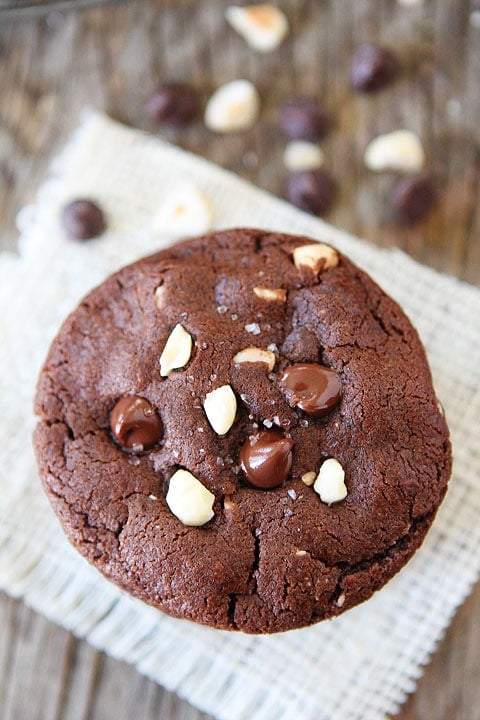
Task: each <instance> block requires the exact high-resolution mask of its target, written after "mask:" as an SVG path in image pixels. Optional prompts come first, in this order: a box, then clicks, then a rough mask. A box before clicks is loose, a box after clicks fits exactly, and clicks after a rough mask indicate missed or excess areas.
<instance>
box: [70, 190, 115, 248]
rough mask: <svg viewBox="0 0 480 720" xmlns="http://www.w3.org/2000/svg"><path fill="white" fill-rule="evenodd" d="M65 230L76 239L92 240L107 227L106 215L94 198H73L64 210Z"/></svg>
mask: <svg viewBox="0 0 480 720" xmlns="http://www.w3.org/2000/svg"><path fill="white" fill-rule="evenodd" d="M61 218H62V224H63V227H64V229H65V232H66V233H67V234H68V235H69V236H70V237H72V238H74V239H75V240H90V239H91V238H94V237H98V235H101V234H102V233H103V232H104V230H105V228H106V226H107V225H106V222H105V216H104V214H103V212H102V210H101V208H99V206H98V205H97V204H96V203H94V202H93V201H92V200H87V199H83V198H82V199H80V200H73V201H72V202H70V203H68V205H65V207H64V208H63V210H62V215H61Z"/></svg>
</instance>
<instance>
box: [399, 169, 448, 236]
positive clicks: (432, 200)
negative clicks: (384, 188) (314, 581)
mask: <svg viewBox="0 0 480 720" xmlns="http://www.w3.org/2000/svg"><path fill="white" fill-rule="evenodd" d="M436 202H437V190H436V187H435V185H434V183H433V181H432V179H431V178H430V177H428V175H414V176H409V177H404V178H402V179H401V180H399V181H398V182H397V183H396V185H395V186H394V188H393V190H392V193H391V196H390V204H391V206H392V212H393V216H394V218H395V220H396V221H397V222H398V223H400V224H402V225H414V224H415V223H417V222H420V221H421V220H424V219H425V218H426V217H427V216H428V215H429V214H430V212H431V211H432V210H433V208H434V206H435V204H436Z"/></svg>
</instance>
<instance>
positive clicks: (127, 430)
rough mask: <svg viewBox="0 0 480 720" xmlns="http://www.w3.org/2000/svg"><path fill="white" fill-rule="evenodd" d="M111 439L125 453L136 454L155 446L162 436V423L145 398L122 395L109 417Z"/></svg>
mask: <svg viewBox="0 0 480 720" xmlns="http://www.w3.org/2000/svg"><path fill="white" fill-rule="evenodd" d="M110 428H111V430H112V434H113V437H114V438H115V440H116V441H117V442H118V444H119V445H120V446H121V447H122V448H123V450H126V451H127V452H130V453H133V454H138V453H141V452H143V451H144V450H147V449H148V448H150V447H152V446H153V445H155V444H156V443H157V442H158V441H159V440H160V439H161V438H162V435H163V423H162V421H161V420H160V418H159V417H158V415H157V413H156V411H155V408H154V407H152V405H150V403H149V402H148V400H145V398H142V397H138V396H136V395H124V396H123V397H121V398H120V400H118V402H117V403H116V405H115V407H114V408H113V410H112V413H111V415H110Z"/></svg>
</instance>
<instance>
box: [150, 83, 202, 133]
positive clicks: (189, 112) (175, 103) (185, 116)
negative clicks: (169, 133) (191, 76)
mask: <svg viewBox="0 0 480 720" xmlns="http://www.w3.org/2000/svg"><path fill="white" fill-rule="evenodd" d="M145 110H146V112H147V115H148V117H149V118H150V120H151V121H152V122H153V123H154V124H155V125H169V126H171V127H183V126H184V125H188V124H189V123H190V122H192V120H194V119H195V118H196V117H197V115H198V111H199V100H198V93H197V91H196V90H195V89H194V88H193V87H191V86H190V85H187V84H186V83H165V84H163V85H160V87H158V88H157V90H156V91H155V92H154V93H153V95H152V96H151V97H150V99H149V100H148V102H147V104H146V106H145Z"/></svg>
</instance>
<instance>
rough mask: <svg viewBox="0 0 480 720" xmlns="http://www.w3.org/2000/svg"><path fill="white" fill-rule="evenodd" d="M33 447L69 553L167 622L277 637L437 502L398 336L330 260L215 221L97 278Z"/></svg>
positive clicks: (435, 455)
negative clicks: (73, 550)
mask: <svg viewBox="0 0 480 720" xmlns="http://www.w3.org/2000/svg"><path fill="white" fill-rule="evenodd" d="M36 412H37V414H38V416H39V418H40V420H39V423H38V426H37V428H36V431H35V446H36V452H37V457H38V462H39V466H40V471H41V475H42V479H43V483H44V486H45V490H46V492H47V494H48V497H49V498H50V501H51V503H52V505H53V507H54V509H55V511H56V513H57V515H58V516H59V518H60V520H61V522H62V525H63V528H64V530H65V532H66V534H67V536H68V538H69V539H70V541H71V542H72V543H73V544H74V545H75V546H76V547H77V548H78V550H79V551H80V552H81V553H82V554H83V555H84V556H85V557H86V558H87V559H88V560H89V561H90V562H92V563H93V564H94V565H95V566H96V567H97V568H98V569H99V570H101V572H103V573H104V574H105V575H106V576H107V577H108V578H110V579H111V580H113V581H114V582H116V583H118V584H119V585H120V586H121V587H122V588H124V589H126V590H128V591H129V592H130V593H132V594H133V595H135V596H136V597H139V598H142V599H143V600H145V601H146V602H148V603H150V604H152V605H154V606H156V607H157V608H159V609H161V610H163V611H164V612H167V613H170V614H171V615H174V616H177V617H182V618H188V619H190V620H195V621H197V622H201V623H205V624H207V625H213V626H215V627H217V628H226V629H232V630H233V629H238V630H243V631H245V632H250V633H268V632H276V631H280V630H288V629H291V628H295V627H300V626H304V625H308V624H311V623H315V622H317V621H319V620H322V619H324V618H328V617H331V616H333V615H338V614H339V613H341V612H343V611H344V610H345V609H346V608H350V607H352V606H353V605H356V604H357V603H359V602H361V601H363V600H365V599H366V598H368V597H369V596H370V595H371V594H372V593H373V592H374V591H375V590H377V589H378V588H380V587H381V586H382V585H383V584H384V583H385V582H386V581H387V580H388V579H389V578H391V577H392V575H393V574H394V573H396V572H397V570H399V569H400V568H401V567H402V565H404V564H405V562H406V561H407V560H408V559H409V558H410V556H411V555H412V554H413V552H414V551H415V550H416V548H418V546H419V545H420V543H421V542H422V540H423V538H424V536H425V533H426V531H427V529H428V528H429V526H430V525H431V523H432V520H433V518H434V516H435V513H436V510H437V508H438V506H439V504H440V502H441V500H442V498H443V496H444V494H445V491H446V487H447V481H448V478H449V475H450V466H451V455H450V444H449V436H448V429H447V426H446V424H445V420H444V417H443V415H442V413H441V411H440V410H439V406H438V403H437V400H436V398H435V394H434V391H433V388H432V381H431V376H430V371H429V368H428V365H427V361H426V358H425V353H424V350H423V348H422V345H421V343H420V340H419V338H418V336H417V333H416V331H415V330H414V329H413V327H412V325H411V324H410V322H409V321H408V319H407V318H406V316H405V315H404V313H403V312H402V310H401V309H400V308H399V306H398V305H397V304H396V303H395V302H393V301H392V300H391V299H390V298H389V297H388V296H387V295H385V294H384V293H383V292H382V290H381V289H380V288H379V287H378V286H377V285H376V284H375V283H374V282H373V281H372V280H371V279H370V278H369V277H368V276H367V275H366V274H365V273H363V272H362V271H361V270H359V269H358V268H357V267H356V266H355V265H353V264H352V263H351V262H350V261H349V260H348V259H347V258H346V257H344V256H343V255H341V254H340V253H338V252H337V251H335V250H334V249H333V248H331V247H329V246H327V245H324V244H321V243H315V242H314V241H312V240H310V239H308V238H304V237H291V236H287V235H279V234H273V233H268V232H260V231H256V230H231V231H225V232H219V233H215V234H212V235H208V236H205V237H201V238H198V239H194V240H189V241H187V242H184V243H181V244H179V245H177V246H175V247H173V248H171V249H169V250H165V251H163V252H160V253H158V254H156V255H153V256H151V257H148V258H146V259H143V260H140V261H139V262H137V263H135V264H133V265H130V266H129V267H126V268H124V269H123V270H121V271H120V272H118V273H117V274H115V275H113V276H112V277H110V278H109V279H107V280H106V281H105V282H104V283H103V284H102V285H101V286H100V287H98V288H97V289H95V290H94V291H93V292H91V293H90V295H88V296H87V297H86V298H85V299H84V300H83V302H81V303H80V306H79V307H78V308H77V309H76V310H75V312H74V313H72V315H70V317H69V318H68V319H67V320H66V322H65V323H64V325H63V327H62V328H61V330H60V333H59V335H58V337H57V338H56V340H55V341H54V342H53V344H52V347H51V349H50V353H49V355H48V358H47V361H46V363H45V366H44V368H43V370H42V372H41V375H40V379H39V384H38V392H37V398H36Z"/></svg>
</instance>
